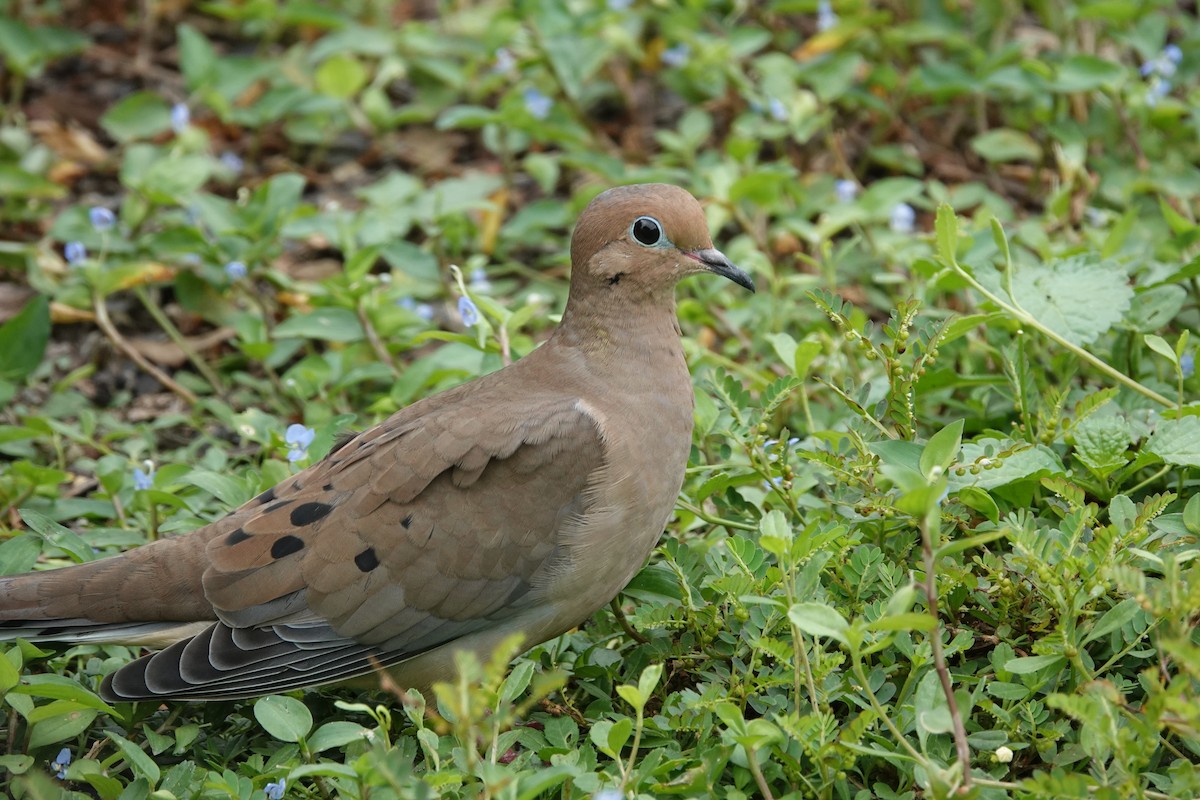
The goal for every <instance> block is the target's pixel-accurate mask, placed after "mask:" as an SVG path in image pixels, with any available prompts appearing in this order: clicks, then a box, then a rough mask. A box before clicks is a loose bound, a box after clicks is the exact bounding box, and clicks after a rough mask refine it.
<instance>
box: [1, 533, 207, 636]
mask: <svg viewBox="0 0 1200 800" xmlns="http://www.w3.org/2000/svg"><path fill="white" fill-rule="evenodd" d="M198 534H199V535H198ZM209 538H210V537H208V536H205V535H203V533H202V532H200V531H197V532H195V533H193V534H191V535H188V536H180V537H174V538H170V539H162V540H160V541H157V542H153V543H151V544H148V545H145V546H143V547H139V548H136V549H134V550H131V551H129V552H128V553H125V554H123V555H120V556H116V557H113V558H105V559H101V560H99V561H90V562H87V563H85V564H76V565H75V566H71V567H65V568H63V569H55V570H43V571H40V572H31V573H28V574H25V575H12V576H8V577H2V578H0V641H2V640H12V639H17V638H22V639H28V640H30V641H65V642H77V643H85V642H86V643H97V642H109V643H121V644H131V645H146V646H162V644H164V643H170V642H173V641H176V640H178V639H179V638H181V637H183V636H188V635H193V634H195V633H196V632H198V631H199V630H203V628H204V627H206V626H207V625H208V624H210V622H211V620H214V619H216V616H215V614H214V613H213V609H212V606H211V605H210V604H209V603H208V602H207V600H205V597H204V588H203V585H202V583H201V578H202V576H203V565H204V563H205V561H204V559H203V550H204V547H205V546H206V545H207V543H208V539H209ZM197 623H202V624H197Z"/></svg>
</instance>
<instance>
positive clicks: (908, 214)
mask: <svg viewBox="0 0 1200 800" xmlns="http://www.w3.org/2000/svg"><path fill="white" fill-rule="evenodd" d="M916 221H917V212H916V211H914V210H913V207H912V206H910V205H909V204H908V203H897V204H896V206H895V207H894V208H893V209H892V218H891V220H890V221H889V223H888V224H889V225H890V226H891V228H892V230H893V231H895V232H896V233H912V231H913V223H914V222H916Z"/></svg>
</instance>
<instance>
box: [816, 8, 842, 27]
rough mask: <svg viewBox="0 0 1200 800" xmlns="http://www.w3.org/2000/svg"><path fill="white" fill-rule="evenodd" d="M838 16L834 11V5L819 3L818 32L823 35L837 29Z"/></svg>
mask: <svg viewBox="0 0 1200 800" xmlns="http://www.w3.org/2000/svg"><path fill="white" fill-rule="evenodd" d="M837 24H838V15H837V14H836V13H835V12H834V10H833V3H831V2H829V0H821V1H820V2H819V3H817V30H818V31H820V32H821V33H824V32H825V31H827V30H829V29H830V28H835V27H837Z"/></svg>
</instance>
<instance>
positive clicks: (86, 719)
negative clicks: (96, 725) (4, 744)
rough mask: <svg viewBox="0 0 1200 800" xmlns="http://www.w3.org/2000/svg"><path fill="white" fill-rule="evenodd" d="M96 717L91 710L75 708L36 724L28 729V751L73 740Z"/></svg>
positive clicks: (94, 711)
mask: <svg viewBox="0 0 1200 800" xmlns="http://www.w3.org/2000/svg"><path fill="white" fill-rule="evenodd" d="M97 715H98V712H97V711H96V710H95V709H93V708H79V707H78V706H75V707H73V708H72V709H71V710H70V711H66V712H64V713H62V714H57V715H55V716H53V717H50V718H49V719H44V720H42V721H41V722H36V723H34V724H33V725H32V727H31V728H30V734H29V749H30V750H33V749H36V748H38V747H45V746H46V745H49V744H57V743H59V742H65V741H67V740H68V739H74V738H75V737H76V736H78V735H79V734H81V733H83V732H84V731H85V730H87V729H88V726H90V725H91V724H92V722H93V721H94V720H95V719H96V716H97Z"/></svg>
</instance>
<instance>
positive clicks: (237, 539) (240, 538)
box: [225, 528, 250, 546]
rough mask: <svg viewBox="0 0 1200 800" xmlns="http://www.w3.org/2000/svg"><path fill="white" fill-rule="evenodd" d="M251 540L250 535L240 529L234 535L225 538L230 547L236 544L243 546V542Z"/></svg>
mask: <svg viewBox="0 0 1200 800" xmlns="http://www.w3.org/2000/svg"><path fill="white" fill-rule="evenodd" d="M249 538H250V534H248V533H246V532H245V531H244V530H242V529H241V528H238V529H237V530H236V531H234V532H233V533H231V534H229V535H228V536H226V537H225V544H227V545H230V546H232V545H235V544H241V543H242V542H244V541H246V540H247V539H249Z"/></svg>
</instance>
